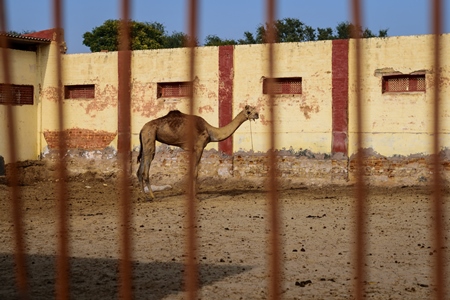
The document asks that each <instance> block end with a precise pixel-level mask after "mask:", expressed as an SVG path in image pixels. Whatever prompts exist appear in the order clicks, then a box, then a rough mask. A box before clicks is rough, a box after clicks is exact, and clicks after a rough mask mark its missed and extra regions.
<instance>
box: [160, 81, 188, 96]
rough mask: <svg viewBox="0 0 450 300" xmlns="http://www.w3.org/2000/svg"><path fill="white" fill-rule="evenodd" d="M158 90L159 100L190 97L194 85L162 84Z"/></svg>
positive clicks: (183, 83) (180, 83)
mask: <svg viewBox="0 0 450 300" xmlns="http://www.w3.org/2000/svg"><path fill="white" fill-rule="evenodd" d="M157 90H158V98H175V97H189V96H190V95H191V91H192V84H191V83H190V82H160V83H158V88H157Z"/></svg>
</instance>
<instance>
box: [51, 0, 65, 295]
mask: <svg viewBox="0 0 450 300" xmlns="http://www.w3.org/2000/svg"><path fill="white" fill-rule="evenodd" d="M62 11H63V9H62V0H54V1H53V21H54V26H55V29H56V43H57V44H58V45H61V44H62V42H63V40H62V37H63V36H62V34H63V26H62V15H63V13H62ZM61 59H62V57H61V52H60V51H55V63H56V80H57V83H56V84H57V99H58V148H59V158H58V163H57V170H58V171H57V176H58V183H57V195H58V197H57V216H58V249H57V258H56V265H57V270H56V281H55V282H56V299H69V234H68V218H67V208H68V204H67V202H68V199H69V195H68V193H69V192H68V189H67V182H66V178H67V170H66V161H65V155H66V153H67V147H66V137H65V134H64V108H63V102H62V101H63V100H62V93H63V87H62V61H61Z"/></svg>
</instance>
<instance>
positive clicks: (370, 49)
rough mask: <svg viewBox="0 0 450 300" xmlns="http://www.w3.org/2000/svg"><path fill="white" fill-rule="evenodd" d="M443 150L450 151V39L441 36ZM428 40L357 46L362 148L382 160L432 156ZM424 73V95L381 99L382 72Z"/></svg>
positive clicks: (352, 139)
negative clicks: (413, 155) (410, 156)
mask: <svg viewBox="0 0 450 300" xmlns="http://www.w3.org/2000/svg"><path fill="white" fill-rule="evenodd" d="M442 41H443V44H442V49H441V51H442V52H441V53H442V54H443V56H442V66H441V67H442V72H443V78H442V82H441V86H440V88H441V93H442V100H443V101H442V105H443V106H442V112H441V117H442V125H443V127H442V135H441V137H442V145H443V146H445V147H450V137H449V129H450V115H449V109H450V103H449V102H448V101H446V99H447V98H448V95H450V86H449V85H450V78H449V74H450V58H449V56H448V55H447V53H450V35H448V34H446V35H443V38H442ZM432 46H433V36H431V35H428V36H402V37H390V38H372V39H363V40H361V51H362V52H361V53H362V62H363V63H362V97H361V99H362V109H363V111H364V114H363V133H364V143H363V147H364V148H372V149H374V150H375V151H376V152H378V153H380V154H381V155H384V156H393V155H405V156H407V155H410V154H416V153H424V154H429V153H432V136H431V132H432V124H433V116H432V104H433V97H434V96H433V95H434V86H433V83H434V78H435V77H434V76H435V75H434V74H435V70H434V67H433V55H434V52H433V49H432ZM349 56H350V60H349V68H350V71H349V72H350V78H349V84H350V92H349V93H350V95H349V120H350V121H349V156H350V155H352V154H353V153H355V152H356V150H357V149H356V131H357V130H356V88H355V81H356V79H355V78H356V77H355V71H354V70H355V59H354V56H355V41H351V44H350V55H349ZM389 69H392V71H399V72H401V73H404V74H410V73H412V72H415V71H421V70H423V71H425V72H426V77H425V80H426V92H410V93H384V94H383V93H382V86H381V84H382V74H381V73H382V72H389Z"/></svg>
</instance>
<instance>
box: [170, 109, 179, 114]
mask: <svg viewBox="0 0 450 300" xmlns="http://www.w3.org/2000/svg"><path fill="white" fill-rule="evenodd" d="M181 114H182V112H181V111H179V110H178V109H177V110H171V111H169V113H168V114H167V115H181Z"/></svg>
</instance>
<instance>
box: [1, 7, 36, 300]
mask: <svg viewBox="0 0 450 300" xmlns="http://www.w3.org/2000/svg"><path fill="white" fill-rule="evenodd" d="M6 17H7V16H6V7H5V3H4V1H3V0H0V33H6V26H7V25H6ZM7 44H8V41H7V37H6V35H0V50H1V60H2V65H3V78H4V83H5V84H6V86H7V89H6V91H5V92H6V95H5V96H6V118H7V124H8V126H7V127H8V145H9V149H8V150H9V158H10V161H11V165H12V167H11V168H10V169H9V170H8V172H10V174H8V180H9V182H10V185H11V188H10V200H11V207H12V217H13V224H14V233H13V236H14V244H15V247H14V260H15V264H16V270H15V273H16V282H17V287H18V291H19V293H18V294H19V298H20V299H29V289H28V279H27V268H26V254H25V241H24V229H23V223H22V220H23V215H22V198H21V197H20V191H19V186H18V178H17V176H18V174H17V169H16V161H17V156H16V150H17V147H16V119H15V114H14V111H13V107H12V105H13V95H12V89H11V86H8V85H9V84H11V69H10V64H9V62H10V60H9V53H8V52H9V49H8V45H7Z"/></svg>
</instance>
